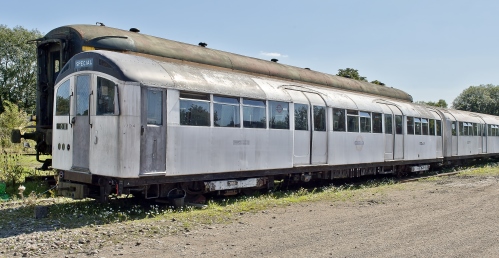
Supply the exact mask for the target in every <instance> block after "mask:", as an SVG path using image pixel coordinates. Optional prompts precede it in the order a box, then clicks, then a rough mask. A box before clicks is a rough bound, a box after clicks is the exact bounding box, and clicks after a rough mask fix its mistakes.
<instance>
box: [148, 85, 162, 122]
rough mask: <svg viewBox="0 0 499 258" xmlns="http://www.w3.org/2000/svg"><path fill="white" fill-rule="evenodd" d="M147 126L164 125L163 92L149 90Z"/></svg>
mask: <svg viewBox="0 0 499 258" xmlns="http://www.w3.org/2000/svg"><path fill="white" fill-rule="evenodd" d="M147 124H149V125H162V124H163V92H162V91H160V90H153V89H148V90H147Z"/></svg>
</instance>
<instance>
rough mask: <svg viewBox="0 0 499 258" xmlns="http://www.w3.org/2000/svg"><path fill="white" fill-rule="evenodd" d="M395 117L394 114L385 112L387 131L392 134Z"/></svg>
mask: <svg viewBox="0 0 499 258" xmlns="http://www.w3.org/2000/svg"><path fill="white" fill-rule="evenodd" d="M392 120H393V117H392V115H391V114H390V115H388V114H385V133H386V134H392V133H393V121H392Z"/></svg>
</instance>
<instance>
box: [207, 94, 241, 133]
mask: <svg viewBox="0 0 499 258" xmlns="http://www.w3.org/2000/svg"><path fill="white" fill-rule="evenodd" d="M213 109H214V112H215V114H214V121H213V122H214V125H215V126H217V127H239V126H240V125H241V121H240V119H239V118H240V115H239V110H240V108H239V98H228V97H220V96H213Z"/></svg>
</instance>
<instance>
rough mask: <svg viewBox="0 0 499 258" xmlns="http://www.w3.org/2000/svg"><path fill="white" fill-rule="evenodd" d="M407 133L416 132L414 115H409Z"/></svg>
mask: <svg viewBox="0 0 499 258" xmlns="http://www.w3.org/2000/svg"><path fill="white" fill-rule="evenodd" d="M407 134H414V117H411V116H408V117H407Z"/></svg>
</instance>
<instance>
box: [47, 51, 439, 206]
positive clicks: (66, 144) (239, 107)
mask: <svg viewBox="0 0 499 258" xmlns="http://www.w3.org/2000/svg"><path fill="white" fill-rule="evenodd" d="M54 103H55V108H54V128H55V131H54V133H53V134H54V142H53V146H54V148H53V158H54V162H53V167H54V168H55V169H57V170H59V171H60V174H61V182H60V184H61V189H62V190H61V192H62V194H65V195H69V196H71V197H76V198H81V197H85V196H88V195H91V194H92V193H94V194H95V192H96V191H97V192H99V195H101V197H102V198H105V196H107V195H108V194H109V193H111V192H114V191H115V192H116V193H129V192H130V191H138V192H140V193H141V194H143V195H145V196H146V197H148V198H154V197H165V194H167V193H168V190H170V189H172V188H174V187H175V185H176V184H177V183H197V184H198V186H199V185H204V188H203V187H201V188H202V189H201V190H200V192H210V191H226V192H227V191H228V190H234V189H236V188H261V187H266V186H267V184H268V183H269V182H271V181H272V180H273V178H274V177H286V176H289V175H293V174H294V175H298V176H299V178H302V177H303V178H304V179H306V178H311V177H312V176H315V177H324V178H334V177H344V176H359V175H364V174H376V173H385V172H394V171H395V169H394V167H396V166H401V165H402V168H403V167H404V166H406V165H407V166H408V167H409V169H411V171H422V170H428V168H429V164H430V163H437V162H442V160H441V158H442V157H441V156H438V148H437V145H438V144H437V143H439V142H441V140H440V141H439V140H436V139H437V138H441V137H442V135H441V134H437V129H436V128H437V127H436V126H433V127H430V124H433V125H435V124H436V122H435V121H439V120H435V119H434V118H435V116H438V115H436V113H435V112H434V111H432V110H429V109H428V108H425V107H422V106H418V105H415V104H411V103H408V102H402V101H400V100H393V99H383V98H380V96H371V95H362V94H358V93H354V92H345V91H341V90H337V89H331V88H325V87H320V86H314V85H307V84H303V83H297V82H289V81H284V80H278V79H273V78H265V77H261V76H255V75H248V74H244V73H235V72H227V71H225V70H217V69H209V68H207V67H201V66H194V65H191V64H182V63H176V62H164V61H158V60H153V59H148V58H145V57H141V56H135V55H129V54H121V53H116V52H110V51H90V52H85V53H80V54H78V55H76V56H75V57H73V58H72V59H71V60H70V61H69V62H68V64H66V66H65V67H64V68H63V69H62V70H61V73H60V75H59V77H58V79H57V82H56V88H55V99H54ZM429 117H431V118H429ZM431 121H433V122H431ZM404 124H405V125H404ZM411 128H412V129H411ZM430 128H431V131H430ZM397 135H399V136H401V137H397ZM421 142H422V143H423V144H420V143H421ZM426 143H427V144H426ZM414 144H416V146H413V145H414ZM389 145H391V147H390V146H389ZM345 173H346V174H345ZM217 180H218V181H217ZM230 182H232V183H230ZM230 184H234V185H235V186H229V185H230ZM67 189H72V191H68V190H67ZM75 189H77V190H75ZM231 192H234V191H231Z"/></svg>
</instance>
